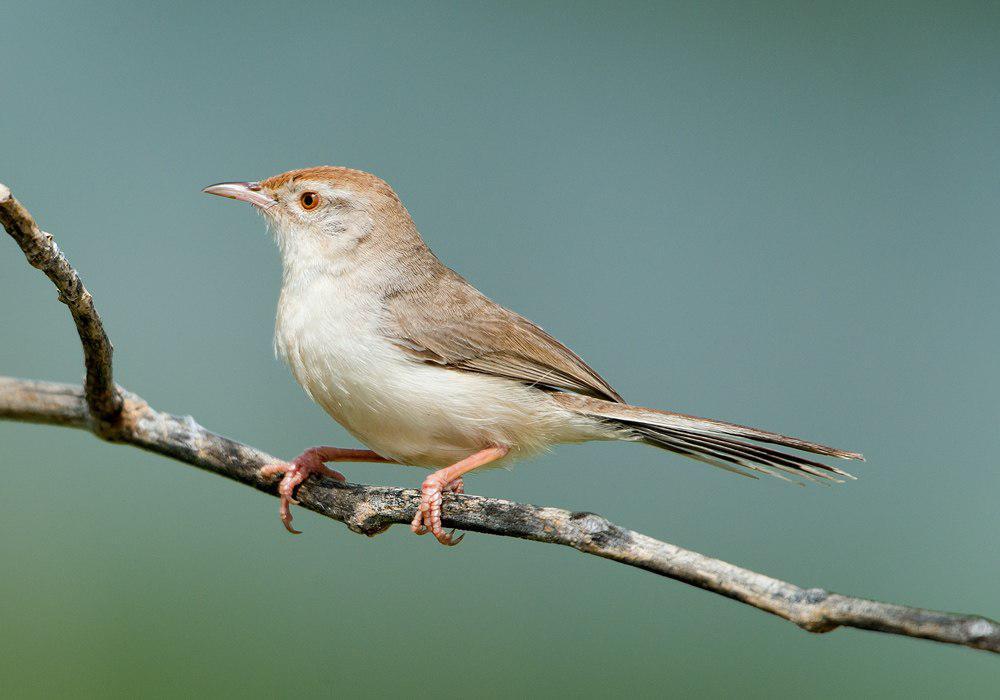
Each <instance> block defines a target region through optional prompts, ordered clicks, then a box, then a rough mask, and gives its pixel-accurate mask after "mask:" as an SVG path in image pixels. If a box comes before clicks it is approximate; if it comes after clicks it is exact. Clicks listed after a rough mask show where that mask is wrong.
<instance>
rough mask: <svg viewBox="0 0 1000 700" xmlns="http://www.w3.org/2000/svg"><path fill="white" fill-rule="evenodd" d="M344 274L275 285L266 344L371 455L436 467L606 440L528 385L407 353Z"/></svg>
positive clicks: (374, 302)
mask: <svg viewBox="0 0 1000 700" xmlns="http://www.w3.org/2000/svg"><path fill="white" fill-rule="evenodd" d="M359 282H360V281H359V280H358V279H352V276H351V274H350V273H345V274H339V275H326V274H320V275H314V276H309V277H308V278H302V277H299V278H298V279H297V281H296V282H293V283H287V282H286V284H285V286H284V287H283V289H282V293H281V301H280V302H279V307H278V317H277V323H276V327H275V349H276V351H277V353H278V354H279V355H280V356H282V357H283V359H284V360H285V361H286V362H287V363H288V366H289V367H290V368H291V370H292V374H293V375H294V376H295V379H296V380H297V381H298V383H299V384H300V385H302V387H303V388H304V389H305V390H306V393H308V394H309V396H310V397H311V398H312V399H313V400H314V401H315V402H316V403H318V404H319V405H320V406H322V407H323V408H324V409H325V410H326V412H327V413H329V414H330V416H331V417H333V418H334V419H335V420H336V421H337V422H338V423H340V424H341V425H343V426H344V427H345V428H346V429H347V430H348V431H350V433H351V434H352V435H354V436H355V437H356V438H357V439H358V440H360V441H361V442H363V443H364V444H365V445H366V446H367V447H368V448H369V449H372V450H374V451H375V452H377V453H379V454H380V455H382V456H384V457H387V458H391V459H395V460H397V461H400V462H403V463H405V464H411V465H414V466H424V467H441V466H447V465H449V464H453V463H454V462H456V461H458V460H460V459H462V458H464V457H467V456H468V455H470V454H472V453H473V452H476V451H478V450H481V449H483V448H486V447H490V446H495V445H504V446H507V447H510V448H511V457H520V456H526V455H529V454H532V453H536V452H539V451H541V450H544V449H546V448H547V447H549V446H551V445H553V444H555V443H559V442H576V441H581V440H592V439H599V438H602V437H606V436H605V435H603V434H602V432H603V431H601V430H600V428H599V427H598V426H596V425H595V424H594V423H593V422H591V421H590V420H588V419H584V418H582V417H580V416H577V415H575V414H572V413H570V412H568V411H566V410H564V409H562V408H561V407H559V406H558V405H556V404H555V402H553V401H551V400H550V399H549V398H548V396H547V395H546V394H545V393H544V392H542V391H539V390H537V389H533V388H531V387H528V386H525V385H523V384H520V383H518V382H515V381H511V380H508V379H503V378H500V377H492V376H488V375H484V374H476V373H470V372H463V371H454V370H450V369H446V368H443V367H440V366H435V365H429V364H423V363H420V362H417V361H415V360H413V359H412V358H411V357H410V356H409V355H407V354H405V353H404V352H403V351H402V350H400V349H399V348H398V347H397V346H396V345H394V344H393V343H392V342H390V341H389V340H388V339H387V338H385V337H384V336H383V335H382V334H381V332H380V330H379V328H380V326H381V324H382V309H381V308H380V304H381V302H380V301H379V299H378V297H377V295H374V294H372V293H370V292H366V290H364V289H363V288H362V287H361V286H360V284H359Z"/></svg>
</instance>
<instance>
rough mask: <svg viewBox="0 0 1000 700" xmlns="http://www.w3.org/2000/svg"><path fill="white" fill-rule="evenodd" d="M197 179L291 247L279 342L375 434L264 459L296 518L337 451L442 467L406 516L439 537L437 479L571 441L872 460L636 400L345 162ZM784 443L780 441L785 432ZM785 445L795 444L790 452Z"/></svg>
mask: <svg viewBox="0 0 1000 700" xmlns="http://www.w3.org/2000/svg"><path fill="white" fill-rule="evenodd" d="M203 192H205V193H207V194H212V195H218V196H221V197H226V198H229V199H234V200H237V201H241V202H246V203H249V204H250V205H251V207H253V208H254V209H256V210H257V211H258V212H259V213H260V214H261V215H262V217H263V218H264V220H265V223H266V225H267V228H269V229H270V231H271V233H272V235H273V237H274V239H275V241H276V243H277V247H278V250H279V251H280V254H281V261H282V275H281V291H280V293H279V297H278V305H277V314H276V319H275V331H274V348H275V352H276V354H277V355H278V356H280V357H281V358H282V359H283V360H284V362H285V363H286V364H287V365H288V367H289V368H290V370H291V373H292V375H293V377H294V378H295V380H296V381H297V382H298V383H299V384H300V385H301V387H302V388H303V389H304V390H305V392H306V394H307V395H308V396H309V397H310V398H311V399H312V400H313V401H314V402H315V403H317V404H318V405H319V406H320V407H322V408H323V410H325V411H326V413H327V414H329V415H330V417H332V418H333V419H334V420H335V421H336V422H338V423H339V424H340V425H342V426H343V427H344V428H345V429H346V430H347V431H348V432H349V433H350V434H351V435H352V436H354V437H355V438H356V439H357V440H359V441H360V442H361V443H363V444H364V445H365V446H366V448H367V449H348V448H338V447H330V446H320V447H313V448H310V449H307V450H305V451H304V452H303V453H302V454H301V455H299V456H298V457H296V458H295V459H293V460H291V461H290V462H282V463H278V464H274V465H270V466H268V467H266V468H265V470H264V472H265V473H264V476H266V477H267V478H272V479H275V480H277V479H279V477H280V483H279V485H278V493H279V496H280V506H279V517H280V519H281V522H282V523H283V524H284V526H285V528H286V529H287V530H288V531H289V532H291V533H293V534H299V531H298V530H296V529H295V528H294V527H293V526H292V514H291V506H292V505H294V504H297V503H298V502H297V501H296V500H295V493H296V489H297V488H298V486H299V485H300V484H302V483H303V482H304V481H305V480H306V479H307V478H309V477H310V476H311V475H313V474H322V475H326V476H329V477H332V478H334V479H337V480H340V481H344V480H345V479H346V477H345V476H344V475H343V474H342V473H341V472H339V471H336V470H333V469H331V468H329V467H327V466H326V465H327V464H330V463H336V462H384V463H396V464H401V465H409V466H415V467H423V468H427V469H430V470H432V471H431V473H430V474H429V475H428V476H427V477H426V478H425V479H424V480H423V483H422V484H421V489H420V502H419V506H418V507H417V509H416V511H415V514H414V517H413V521H412V523H411V525H410V527H411V529H412V531H413V532H414V533H416V534H418V535H423V534H427V533H428V532H429V533H431V534H433V535H434V537H435V539H436V540H437V541H438V542H440V543H441V544H443V545H448V546H451V545H455V544H458V542H460V541H461V539H462V536H463V535H459V536H457V537H456V534H455V531H454V530H451V531H446V530H445V528H444V527H443V526H442V504H443V494H445V493H463V492H464V489H465V484H464V480H463V476H464V475H466V474H468V473H469V472H471V471H472V470H474V469H482V468H486V467H498V466H505V465H508V464H510V463H512V462H513V461H515V460H520V459H525V458H528V457H532V456H534V455H537V454H539V453H542V452H544V451H546V450H548V449H549V448H551V447H553V446H555V445H557V444H561V443H581V442H587V441H592V440H621V441H628V442H639V443H644V444H647V445H652V446H655V447H658V448H662V449H664V450H667V451H669V452H672V453H675V454H678V455H683V456H684V457H689V458H693V459H695V460H699V461H701V462H705V463H707V464H710V465H713V466H716V467H720V468H722V469H725V470H727V471H730V472H733V473H736V474H739V475H742V476H748V477H751V478H757V475H758V474H769V475H772V476H777V477H780V478H784V479H786V480H794V481H798V482H799V483H803V482H805V481H811V482H827V483H828V482H831V481H834V482H843V480H844V479H853V478H855V477H853V476H852V475H851V474H849V473H848V472H846V471H844V470H842V469H840V468H838V467H836V466H832V465H830V464H827V463H826V461H830V460H825V461H820V460H819V458H810V457H806V456H803V455H801V454H798V453H799V452H805V453H810V454H812V455H820V456H822V457H824V458H837V459H845V460H864V457H863V456H862V455H861V454H860V453H858V452H850V451H846V450H840V449H836V448H833V447H827V446H825V445H821V444H819V443H815V442H809V441H807V440H801V439H798V438H794V437H788V436H785V435H781V434H779V433H773V432H769V431H766V430H759V429H757V428H751V427H747V426H742V425H737V424H734V423H727V422H723V421H719V420H711V419H706V418H698V417H695V416H690V415H685V414H682V413H674V412H671V411H663V410H656V409H652V408H644V407H641V406H633V405H631V404H629V403H627V402H626V401H625V400H624V399H623V398H622V396H621V395H620V394H619V393H618V392H617V391H615V389H614V388H612V386H611V385H610V384H609V383H608V382H607V381H606V380H605V379H604V378H603V377H602V376H601V375H600V374H598V373H597V372H596V371H595V370H594V369H592V368H591V367H590V366H589V365H588V364H587V363H586V362H584V361H583V360H582V359H581V358H580V357H579V356H578V355H577V354H576V353H574V352H573V351H572V350H570V349H569V348H568V347H566V346H565V345H563V344H562V343H560V342H559V341H558V340H556V339H555V338H553V337H552V336H550V335H549V334H548V333H546V332H545V331H544V330H542V328H541V327H539V326H538V325H536V324H534V323H532V322H531V321H529V320H528V319H526V318H524V317H523V316H521V315H519V314H517V313H515V312H514V311H511V310H508V309H507V308H505V307H503V306H501V305H499V304H497V303H496V302H494V301H492V300H491V299H489V298H487V297H486V295H484V294H483V293H481V292H480V291H479V290H477V289H476V288H475V287H474V286H472V284H470V283H469V282H468V281H466V280H465V278H463V277H462V276H461V275H459V274H458V273H457V272H455V271H453V270H452V269H450V268H449V267H447V266H446V265H445V264H444V263H442V262H441V261H440V260H439V259H438V258H437V256H435V254H434V253H433V252H431V250H430V248H428V246H427V245H426V244H425V243H424V240H423V238H422V237H421V235H420V233H419V232H418V230H417V227H416V225H415V224H414V222H413V219H412V218H411V217H410V214H409V212H408V211H407V209H406V207H405V206H404V205H403V203H402V201H401V200H400V198H399V196H397V194H396V192H395V191H394V190H393V189H392V187H390V186H389V184H388V183H386V182H385V181H384V180H382V179H381V178H379V177H377V176H376V175H373V174H370V173H367V172H364V171H361V170H355V169H352V168H347V167H341V166H318V167H309V168H303V169H299V170H292V171H289V172H285V173H282V174H280V175H276V176H273V177H270V178H268V179H265V180H260V181H242V182H221V183H218V184H214V185H210V186H208V187H206V188H204V189H203ZM774 446H777V447H780V448H786V449H777V448H776V447H774ZM788 450H793V451H794V452H790V451H788Z"/></svg>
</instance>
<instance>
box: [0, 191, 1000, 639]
mask: <svg viewBox="0 0 1000 700" xmlns="http://www.w3.org/2000/svg"><path fill="white" fill-rule="evenodd" d="M0 221H2V223H3V225H4V228H6V229H7V231H8V233H10V234H11V236H13V237H14V239H15V240H17V242H18V244H19V245H20V246H21V248H22V250H24V251H25V255H26V256H27V257H28V260H29V262H31V264H32V265H34V266H35V267H39V268H40V269H42V270H43V271H45V273H46V274H47V275H48V276H49V278H50V279H52V281H53V282H54V283H55V285H56V287H57V288H58V289H59V290H60V299H61V300H62V301H64V303H66V304H67V305H68V306H69V307H70V311H71V312H72V314H73V318H74V321H76V324H77V330H78V331H79V333H80V337H81V340H82V341H83V345H84V355H85V357H86V361H87V384H86V388H85V389H81V388H80V387H77V386H72V385H67V384H56V383H51V382H38V381H30V380H24V379H13V378H9V377H0V419H4V420H16V421H24V422H30V423H44V424H48V425H61V426H67V427H73V428H81V429H85V430H89V431H91V432H93V433H95V434H96V435H97V436H98V437H101V438H103V439H105V440H112V441H115V442H122V443H126V444H130V445H134V446H136V447H139V448H141V449H144V450H148V451H150V452H156V453H158V454H161V455H164V456H166V457H170V458H172V459H175V460H178V461H181V462H185V463H187V464H191V465H193V466H196V467H199V468H201V469H204V470H206V471H210V472H213V473H215V474H219V475H221V476H225V477H227V478H229V479H233V480H234V481H239V482H241V483H243V484H246V485H248V486H252V487H253V488H255V489H258V490H259V491H263V492H265V493H269V494H271V495H277V481H276V480H270V479H266V478H264V477H262V476H261V469H262V468H263V467H264V466H266V465H268V464H273V463H275V462H276V461H278V460H277V459H276V458H275V457H272V456H271V455H268V454H266V453H264V452H261V451H260V450H257V449H255V448H253V447H250V446H248V445H244V444H242V443H239V442H235V441H233V440H230V439H228V438H225V437H222V436H220V435H216V434H214V433H211V432H209V431H207V430H205V429H204V428H202V427H201V426H200V425H198V423H196V422H195V420H194V419H193V418H191V417H190V416H188V417H180V416H174V415H170V414H168V413H161V412H159V411H156V410H154V409H153V408H151V407H150V406H149V405H148V404H147V403H146V402H145V401H143V400H142V399H141V398H139V397H138V396H135V395H134V394H131V393H129V392H127V391H124V390H122V389H119V388H117V387H115V385H114V384H113V382H112V380H111V344H110V343H109V342H108V340H107V336H106V335H105V334H104V331H103V328H102V326H101V322H100V318H99V317H98V315H97V312H96V311H95V309H94V306H93V302H92V300H91V299H90V295H89V294H88V293H87V292H86V290H85V289H84V287H83V285H82V283H81V282H80V279H79V276H78V275H77V274H76V272H75V271H74V270H73V268H72V267H70V265H69V263H68V262H66V259H65V257H63V256H62V254H61V253H60V252H59V249H58V247H56V245H55V243H54V242H53V241H52V238H51V236H49V235H48V234H45V233H43V232H41V231H40V230H39V229H38V227H37V226H36V225H35V223H34V221H33V220H32V219H31V216H30V215H29V214H28V212H27V211H26V210H25V209H24V208H23V207H21V205H20V204H19V203H18V202H17V201H16V200H14V199H13V198H12V197H11V196H10V193H9V191H8V190H7V189H6V188H5V187H4V186H3V185H0ZM297 497H298V499H299V501H300V502H301V504H302V506H303V507H305V508H308V509H310V510H312V511H315V512H317V513H319V514H321V515H325V516H327V517H328V518H332V519H334V520H339V521H340V522H343V523H344V524H346V525H347V527H348V528H350V529H351V530H352V531H354V532H357V533H361V534H364V535H368V536H374V535H377V534H379V533H380V532H383V531H385V530H386V529H388V528H389V527H390V526H391V525H395V524H407V523H409V522H410V521H411V519H412V518H413V514H414V511H415V509H416V507H417V505H418V503H419V501H420V492H419V491H417V490H414V489H397V488H387V487H377V486H364V485H359V484H345V483H341V482H337V481H334V480H333V479H328V478H317V477H313V478H311V479H309V480H308V481H306V482H305V483H304V484H303V485H302V486H301V487H300V489H299V491H298V494H297ZM444 506H445V507H444V518H443V521H444V525H445V526H447V527H454V528H459V529H462V530H471V531H474V532H482V533H486V534H491V535H503V536H506V537H518V538H522V539H528V540H535V541H537V542H547V543H551V544H561V545H565V546H568V547H573V548H574V549H577V550H579V551H581V552H584V553H585V554H593V555H596V556H599V557H603V558H605V559H610V560H612V561H616V562H619V563H622V564H627V565H629V566H634V567H637V568H640V569H645V570H646V571H651V572H653V573H656V574H660V575H661V576H666V577H668V578H672V579H675V580H678V581H682V582H684V583H688V584H690V585H692V586H697V587H698V588H703V589H705V590H708V591H711V592H713V593H718V594H719V595H723V596H726V597H727V598H732V599H733V600H738V601H740V602H742V603H746V604H747V605H752V606H753V607H756V608H759V609H760V610H764V611H765V612H769V613H772V614H774V615H777V616H779V617H782V618H784V619H786V620H789V621H791V622H794V623H795V624H796V625H798V626H799V627H801V628H803V629H805V630H808V631H810V632H829V631H830V630H833V629H835V628H837V627H839V626H845V627H856V628H859V629H867V630H875V631H879V632H888V633H891V634H899V635H904V636H908V637H920V638H923V639H930V640H934V641H938V642H945V643H949V644H960V645H963V646H968V647H972V648H975V649H984V650H987V651H992V652H994V653H1000V624H998V623H997V622H994V621H993V620H990V619H988V618H985V617H980V616H977V615H961V614H957V613H948V612H936V611H933V610H924V609H921V608H913V607H908V606H904V605H895V604H892V603H881V602H877V601H873V600H866V599H864V598H854V597H851V596H844V595H839V594H837V593H831V592H828V591H825V590H823V589H820V588H800V587H798V586H795V585H793V584H791V583H787V582H785V581H780V580H778V579H775V578H771V577H770V576H765V575H764V574H759V573H756V572H754V571H750V570H749V569H744V568H741V567H738V566H735V565H733V564H729V563H727V562H724V561H721V560H719V559H713V558H711V557H707V556H705V555H703V554H698V553H697V552H692V551H690V550H686V549H682V548H681V547H677V546H675V545H672V544H668V543H666V542H660V541H659V540H655V539H653V538H651V537H647V536H646V535H643V534H640V533H637V532H633V531H631V530H627V529H625V528H623V527H620V526H618V525H615V524H614V523H612V522H610V521H608V520H607V519H605V518H603V517H601V516H599V515H595V514H593V513H582V512H579V513H574V512H570V511H567V510H562V509H559V508H543V507H538V506H533V505H527V504H521V503H513V502H511V501H504V500H500V499H495V498H483V497H481V496H470V495H456V494H446V495H445V496H444Z"/></svg>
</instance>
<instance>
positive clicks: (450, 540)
mask: <svg viewBox="0 0 1000 700" xmlns="http://www.w3.org/2000/svg"><path fill="white" fill-rule="evenodd" d="M456 532H457V530H456V529H454V528H452V530H451V532H449V533H448V534H447V535H445V538H447V542H446V541H445V540H444V539H442V538H440V537H439V538H438V542H440V543H441V544H443V545H444V546H445V547H454V546H455V545H457V544H458V543H459V542H461V541H462V540H464V539H465V533H464V532H463V533H462V534H461V535H459V536H458V537H455V533H456Z"/></svg>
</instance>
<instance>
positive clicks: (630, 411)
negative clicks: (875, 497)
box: [552, 393, 864, 482]
mask: <svg viewBox="0 0 1000 700" xmlns="http://www.w3.org/2000/svg"><path fill="white" fill-rule="evenodd" d="M552 398H553V399H554V400H555V401H557V402H558V403H559V404H561V405H562V406H563V407H564V408H567V409H569V410H571V411H573V412H575V413H580V414H582V415H586V416H590V417H592V418H597V419H599V420H602V421H606V422H607V423H609V424H611V425H613V426H614V427H616V428H619V429H621V430H623V432H624V433H625V435H626V439H632V440H638V441H641V442H645V443H647V444H649V445H655V446H656V447H660V448H663V449H665V450H670V451H671V452H676V453H677V454H682V455H685V456H686V457H691V458H693V459H697V460H698V461H701V462H706V463H708V464H711V465H713V466H716V467H721V468H722V469H725V470H727V471H731V472H735V473H736V474H740V475H742V476H748V477H750V478H753V479H755V478H757V477H756V476H755V475H754V472H761V473H764V474H770V475H771V476H776V477H778V478H779V479H785V480H786V481H791V479H788V477H786V476H785V475H784V474H792V475H794V476H796V477H799V478H803V479H806V480H808V481H816V482H819V481H824V480H825V481H836V482H841V481H842V479H840V478H838V477H845V478H847V479H854V478H855V477H854V476H852V475H850V474H848V473H847V472H845V471H843V470H841V469H838V468H836V467H832V466H829V465H827V464H823V463H821V462H817V461H814V460H812V459H807V458H805V457H801V456H799V455H794V454H787V453H785V452H780V451H778V450H775V449H772V448H770V447H765V446H763V445H757V444H753V443H750V442H744V441H743V440H736V439H734V438H746V439H749V440H753V441H755V442H758V443H760V442H763V443H770V444H773V445H781V446H783V447H790V448H793V449H796V450H802V451H803V452H812V453H813V454H819V455H825V456H827V457H838V458H840V459H858V460H862V461H864V456H862V455H861V454H860V453H858V452H847V451H845V450H838V449H836V448H833V447H827V446H826V445H820V444H817V443H815V442H807V441H805V440H800V439H798V438H793V437H787V436H785V435H779V434H778V433H769V432H767V431H766V430H758V429H756V428H748V427H746V426H743V425H735V424H733V423H723V422H722V421H716V420H709V419H707V418H696V417H694V416H686V415H684V414H682V413H670V412H669V411H657V410H654V409H652V408H640V407H638V406H629V405H627V404H622V403H613V402H611V401H603V400H601V399H594V398H590V397H588V396H580V395H579V394H567V393H554V394H552ZM782 472H783V473H784V474H782Z"/></svg>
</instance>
